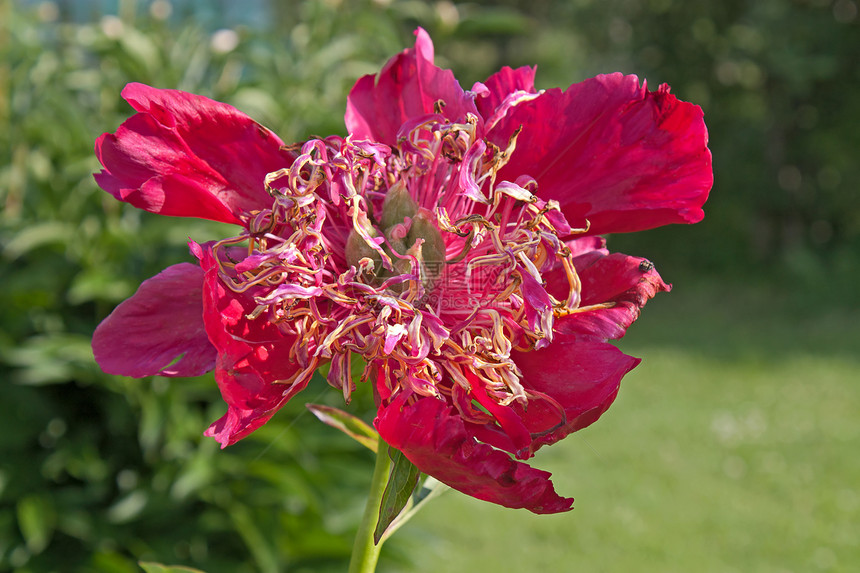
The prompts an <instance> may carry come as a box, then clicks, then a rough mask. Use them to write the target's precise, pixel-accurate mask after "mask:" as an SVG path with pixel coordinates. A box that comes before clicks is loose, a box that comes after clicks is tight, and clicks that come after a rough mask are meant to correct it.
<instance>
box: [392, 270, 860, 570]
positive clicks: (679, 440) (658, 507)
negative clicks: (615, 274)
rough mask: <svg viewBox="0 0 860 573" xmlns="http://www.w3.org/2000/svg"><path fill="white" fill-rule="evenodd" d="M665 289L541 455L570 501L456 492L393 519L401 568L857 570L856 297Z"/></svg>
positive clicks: (859, 365)
mask: <svg viewBox="0 0 860 573" xmlns="http://www.w3.org/2000/svg"><path fill="white" fill-rule="evenodd" d="M826 302H827V304H824V305H823V306H825V307H826V310H821V309H820V308H819V307H820V306H822V305H821V303H818V304H816V303H814V302H811V303H807V302H804V301H799V300H793V299H791V297H786V296H782V297H775V296H773V295H771V294H770V293H769V292H768V290H767V289H766V288H761V289H754V288H745V289H742V290H741V292H740V294H739V293H738V292H737V289H736V288H734V286H733V285H721V286H713V285H712V286H708V287H696V288H689V289H688V290H686V292H685V291H684V290H683V289H682V288H677V289H676V291H675V292H673V293H672V294H671V295H662V296H660V297H658V298H657V299H656V300H654V301H652V303H651V304H649V306H648V307H647V308H646V310H645V312H644V313H643V318H642V320H641V322H640V323H637V324H636V325H635V326H634V328H633V329H632V330H631V331H630V334H629V335H628V336H627V337H626V338H625V339H624V340H623V341H622V342H621V347H622V348H623V349H624V350H625V351H626V352H628V353H630V354H633V355H636V356H641V357H643V358H644V361H643V363H642V364H641V365H640V366H639V368H637V369H636V370H635V371H634V372H633V373H631V374H630V375H629V376H628V377H627V378H626V379H625V381H624V383H623V384H622V391H621V393H620V395H619V398H618V400H617V402H616V403H615V405H614V406H613V407H612V408H611V409H610V410H609V412H607V414H605V416H604V417H603V418H602V419H601V420H600V421H599V422H598V423H597V424H595V425H594V426H592V427H591V428H588V429H586V430H585V431H583V432H580V433H579V434H577V435H574V436H571V437H569V438H568V439H567V440H565V441H564V442H562V443H560V444H558V445H556V446H553V447H551V448H548V449H546V450H544V451H542V452H541V453H540V454H539V455H538V456H537V459H536V460H535V464H536V465H537V466H539V467H541V468H545V469H548V470H550V471H552V472H553V474H554V476H555V480H554V481H555V483H556V486H557V489H558V491H559V492H560V493H562V494H564V495H573V496H574V497H575V498H576V503H575V506H574V507H575V508H574V510H573V511H572V512H570V513H567V514H563V515H554V516H535V515H532V514H529V513H527V512H525V511H515V510H506V509H504V508H500V507H496V506H493V505H491V504H488V503H483V502H479V501H476V500H473V499H471V498H468V497H466V496H463V495H461V494H459V493H457V492H449V493H447V494H445V495H444V496H442V498H441V499H439V500H436V501H435V502H433V504H431V506H430V507H428V508H426V509H425V510H424V512H423V513H422V514H419V515H418V516H417V517H416V518H415V519H414V520H413V521H412V522H411V523H410V524H409V525H408V526H407V527H405V528H404V529H402V530H401V531H400V533H398V536H401V537H402V539H401V540H400V547H401V548H402V549H404V550H406V551H409V552H416V553H414V556H415V557H416V559H415V561H416V562H417V564H416V566H415V567H414V568H413V569H411V571H415V572H425V571H426V572H431V571H432V572H436V571H442V570H444V571H463V572H466V571H468V572H473V573H477V572H482V571H492V572H502V571H505V572H506V571H547V572H548V571H586V572H600V571H607V572H621V571H636V572H648V571H654V572H667V571H668V572H674V571H682V572H687V571H696V572H731V571H738V572H744V573H746V572H759V571H761V572H773V573H777V572H779V573H787V572H806V571H857V570H860V385H858V384H857V379H858V376H857V373H858V370H860V355H858V353H857V349H860V327H858V324H860V311H858V310H857V309H853V310H852V309H844V308H842V309H841V308H839V307H838V305H836V306H834V303H833V301H826Z"/></svg>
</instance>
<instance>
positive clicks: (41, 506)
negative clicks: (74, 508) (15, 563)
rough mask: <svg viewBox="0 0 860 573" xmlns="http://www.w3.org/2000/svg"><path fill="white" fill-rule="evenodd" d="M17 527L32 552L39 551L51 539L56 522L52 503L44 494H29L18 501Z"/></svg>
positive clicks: (36, 552) (55, 513)
mask: <svg viewBox="0 0 860 573" xmlns="http://www.w3.org/2000/svg"><path fill="white" fill-rule="evenodd" d="M17 510H18V528H19V529H20V530H21V534H22V535H23V536H24V540H25V541H26V542H27V549H29V550H30V552H31V553H33V554H38V553H41V552H42V551H43V550H44V549H45V548H46V547H47V546H48V543H50V541H51V536H52V535H53V534H54V527H55V526H56V522H57V512H56V510H55V509H54V504H53V503H52V502H51V500H50V499H49V498H47V497H45V496H37V495H31V496H28V497H25V498H24V499H22V500H21V501H19V502H18V507H17Z"/></svg>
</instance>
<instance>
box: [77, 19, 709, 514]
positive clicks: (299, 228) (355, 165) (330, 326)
mask: <svg viewBox="0 0 860 573" xmlns="http://www.w3.org/2000/svg"><path fill="white" fill-rule="evenodd" d="M534 74H535V70H534V69H533V68H520V69H517V70H512V69H510V68H504V69H502V70H501V71H500V72H498V73H496V74H494V75H493V76H491V77H490V78H489V79H488V80H487V81H486V82H484V83H477V84H475V85H474V86H473V87H472V89H471V90H463V89H462V88H461V87H460V85H459V84H458V83H457V81H456V80H455V79H454V76H453V74H452V73H451V72H450V71H448V70H442V69H440V68H438V67H436V66H435V65H434V64H433V45H432V43H431V41H430V38H429V37H428V36H427V34H426V33H425V32H424V31H423V30H418V32H417V41H416V44H415V47H414V48H412V49H409V50H406V51H404V52H402V53H401V54H399V55H397V56H396V57H394V58H393V59H392V60H391V61H389V62H388V64H387V65H386V66H385V67H384V68H383V70H382V72H381V73H380V74H379V75H378V76H365V77H363V78H361V79H360V80H359V81H358V82H357V83H356V85H355V87H354V88H353V90H352V92H351V93H350V95H349V99H348V103H347V112H346V126H347V129H348V132H349V136H348V137H346V138H340V137H329V138H326V139H322V140H319V139H317V140H311V141H308V142H306V143H304V144H301V145H296V146H292V147H284V146H283V144H282V142H281V141H280V140H279V139H278V138H277V137H276V136H275V135H273V134H272V133H270V132H269V131H267V130H266V129H265V128H263V127H261V126H259V125H258V124H256V123H255V122H253V120H251V119H250V118H248V117H247V116H245V115H243V114H241V113H240V112H238V111H236V110H235V109H233V108H231V107H229V106H227V105H224V104H220V103H217V102H214V101H211V100H209V99H206V98H203V97H199V96H193V95H189V94H185V93H182V92H178V91H172V90H157V89H154V88H150V87H146V86H142V85H139V84H131V85H129V86H128V87H126V89H125V90H124V92H123V96H124V97H125V98H126V99H127V100H128V101H129V102H130V103H131V104H132V105H133V106H134V107H135V109H136V110H137V111H138V113H137V114H136V115H135V116H133V117H132V118H131V119H129V120H128V121H126V122H125V123H124V124H123V125H122V126H121V127H120V129H119V130H117V132H116V133H115V134H105V135H103V136H102V137H101V138H100V139H99V140H98V141H97V143H96V152H97V154H98V156H99V159H100V161H101V162H102V165H103V166H104V170H103V171H102V172H101V173H99V174H97V175H96V180H97V182H98V183H99V185H100V186H101V187H102V188H104V189H105V190H106V191H108V192H110V193H111V194H112V195H114V196H115V197H117V198H118V199H120V200H123V201H127V202H129V203H131V204H133V205H135V206H137V207H140V208H142V209H146V210H148V211H152V212H155V213H162V214H165V215H176V216H195V217H204V218H209V219H215V220H218V221H226V222H232V223H236V224H238V225H241V227H242V229H241V231H240V233H239V234H238V235H237V236H236V237H234V238H229V239H225V240H222V241H218V242H215V243H210V244H201V245H198V244H196V243H192V244H191V250H192V252H193V253H194V255H195V256H196V257H197V259H198V260H199V266H194V265H191V264H187V263H185V264H180V265H175V266H173V267H170V268H168V269H167V270H165V271H164V272H162V273H161V274H159V275H157V276H155V277H153V278H151V279H149V280H148V281H145V282H144V283H143V284H142V285H141V287H140V289H139V290H138V292H137V293H136V294H135V295H134V296H133V297H131V298H130V299H128V300H127V301H125V302H124V303H122V304H121V305H120V306H118V307H117V309H116V310H115V311H114V312H113V313H112V314H111V315H110V316H109V317H108V318H107V319H105V321H104V322H103V323H102V324H101V325H100V326H99V328H98V329H97V330H96V333H95V336H94V338H93V349H94V353H95V357H96V360H97V361H98V362H99V364H100V365H101V366H102V368H103V369H104V370H105V371H106V372H109V373H114V374H124V375H130V376H137V377H140V376H147V375H153V374H160V375H165V376H189V375H197V374H200V373H203V372H206V371H208V370H210V369H213V368H214V370H215V377H216V380H217V382H218V385H219V388H220V389H221V393H222V395H223V397H224V400H225V401H226V402H227V405H228V410H227V414H226V415H225V416H224V417H223V418H221V419H220V420H218V421H216V422H215V423H214V424H212V426H211V427H210V428H209V429H208V430H207V432H206V434H207V435H209V436H213V437H215V438H216V439H217V440H218V441H219V442H220V443H221V444H222V446H226V445H229V444H232V443H235V442H236V441H238V440H240V439H241V438H243V437H244V436H246V435H248V434H249V433H250V432H252V431H253V430H255V429H256V428H258V427H259V426H260V425H262V424H263V423H265V422H266V421H267V420H268V419H269V418H270V417H271V416H272V415H273V414H274V412H276V411H277V410H278V409H279V408H280V407H281V406H282V405H283V404H284V403H285V402H286V401H287V400H289V399H290V398H291V397H292V396H293V395H295V394H296V393H297V392H299V391H300V390H302V389H303V388H304V387H305V386H306V385H307V383H308V381H309V379H310V377H311V375H312V374H313V372H314V371H315V370H316V369H317V368H318V367H320V366H322V365H326V364H327V365H328V366H329V371H328V382H329V383H330V384H331V385H332V386H334V387H336V388H339V389H340V390H341V391H342V392H343V394H344V397H345V398H346V399H347V400H348V399H349V395H350V392H351V391H352V390H353V388H354V382H353V380H352V379H351V378H350V370H351V369H350V363H351V359H352V357H353V356H355V357H357V358H360V359H361V360H363V362H364V364H365V367H364V373H363V375H362V376H361V380H362V381H366V382H368V383H371V384H373V385H374V391H375V395H376V397H377V403H378V406H379V411H378V416H377V418H376V421H375V425H376V428H377V430H378V431H379V433H380V435H381V437H382V438H383V439H384V440H385V441H386V442H387V443H388V444H389V445H391V446H393V447H395V448H397V449H399V450H401V451H402V452H403V454H404V455H405V456H406V457H407V458H408V459H409V460H411V461H412V463H414V464H415V465H416V466H417V467H418V468H419V469H420V470H421V471H423V472H425V473H427V474H430V475H432V476H434V477H436V478H437V479H439V480H440V481H442V482H444V483H447V484H448V485H450V486H452V487H454V488H456V489H458V490H460V491H462V492H464V493H467V494H469V495H472V496H474V497H477V498H479V499H483V500H487V501H491V502H494V503H498V504H501V505H504V506H507V507H523V508H527V509H529V510H531V511H533V512H535V513H555V512H560V511H567V510H569V509H570V508H571V506H572V503H573V500H572V499H571V498H563V497H561V496H559V495H558V494H557V493H556V492H555V490H554V489H553V486H552V483H551V482H550V480H549V477H550V474H549V473H547V472H544V471H540V470H537V469H534V468H532V467H531V466H529V465H527V464H525V463H523V462H521V461H517V459H527V458H529V457H531V456H532V455H533V454H534V452H535V451H536V450H537V449H538V448H540V447H541V446H543V445H547V444H552V443H554V442H556V441H558V440H560V439H562V438H563V437H565V436H566V435H568V434H570V433H571V432H574V431H576V430H579V429H581V428H584V427H585V426H588V425H589V424H591V423H593V422H594V421H595V420H597V418H599V417H600V415H601V414H602V413H603V412H604V411H606V409H607V408H608V407H609V405H610V404H611V403H612V401H613V400H614V398H615V396H616V394H617V392H618V388H619V384H620V381H621V378H622V377H623V376H624V374H626V373H627V372H629V371H630V370H631V369H632V368H634V367H635V366H636V365H637V364H638V362H639V360H638V359H635V358H632V357H630V356H627V355H625V354H623V353H622V352H621V351H619V350H618V349H617V348H616V347H615V346H613V345H612V344H610V343H608V342H607V340H609V339H616V338H620V337H621V336H623V335H624V333H625V331H626V329H627V327H628V326H630V324H631V323H632V322H633V321H634V320H636V318H637V317H638V315H639V310H640V308H641V307H642V306H643V305H644V304H645V302H646V301H647V300H648V299H650V298H651V297H652V296H654V295H655V294H656V293H657V292H658V291H662V290H668V289H669V286H668V285H666V284H665V283H664V282H663V281H662V279H661V278H660V276H659V275H658V274H657V272H656V271H655V270H654V269H653V265H651V264H650V263H649V262H648V261H645V260H644V259H641V258H637V257H631V256H627V255H622V254H618V253H615V254H610V253H609V252H608V251H607V250H606V248H605V243H604V241H603V239H601V238H600V237H599V236H598V235H602V234H605V233H612V232H629V231H637V230H643V229H649V228H653V227H657V226H660V225H665V224H669V223H694V222H697V221H699V220H700V219H701V218H702V217H703V213H702V210H701V207H702V205H703V204H704V202H705V200H706V199H707V195H708V192H709V190H710V188H711V184H712V172H711V157H710V153H709V151H708V149H707V132H706V129H705V125H704V122H703V120H702V111H701V109H700V108H698V107H697V106H694V105H691V104H688V103H684V102H681V101H678V100H677V99H675V97H674V96H672V95H671V94H670V93H669V88H668V86H666V85H663V86H661V87H660V88H659V89H658V90H657V91H656V92H649V91H647V90H646V88H645V86H644V85H640V83H639V80H638V79H637V78H636V77H635V76H623V75H621V74H613V75H607V76H598V77H596V78H593V79H590V80H586V81H584V82H582V83H579V84H574V85H573V86H571V87H570V88H568V89H567V90H564V91H562V90H558V89H555V90H546V91H537V90H535V88H534ZM118 341H121V342H118Z"/></svg>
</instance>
